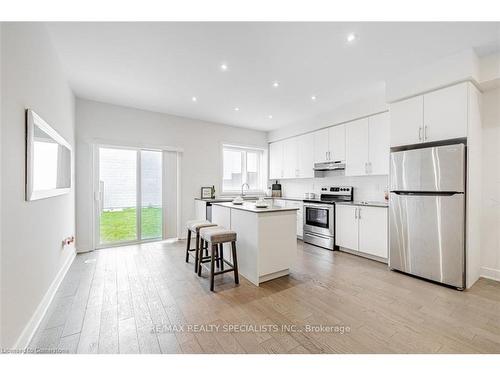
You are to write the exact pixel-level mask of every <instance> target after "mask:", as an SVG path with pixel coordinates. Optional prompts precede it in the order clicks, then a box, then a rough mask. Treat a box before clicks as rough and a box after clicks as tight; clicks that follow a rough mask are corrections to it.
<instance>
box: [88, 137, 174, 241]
mask: <svg viewBox="0 0 500 375" xmlns="http://www.w3.org/2000/svg"><path fill="white" fill-rule="evenodd" d="M101 148H108V149H117V150H131V151H135V152H136V172H135V173H136V204H135V206H136V239H135V240H130V241H120V242H110V243H101V202H103V198H104V197H103V192H101V191H100V153H99V150H100V149H101ZM141 151H156V152H161V153H162V166H161V168H162V173H161V189H162V191H161V210H162V215H161V217H162V225H161V236H160V237H156V238H148V239H141V237H142V165H141ZM164 168H165V166H164V158H163V150H162V149H157V148H149V147H133V146H121V145H116V144H94V145H93V205H94V209H93V215H92V216H93V221H94V225H93V239H94V241H93V242H94V249H103V248H107V247H116V246H126V245H134V244H140V243H146V242H156V241H161V240H163V239H164V236H165V233H164V232H165V230H164V225H163V224H164V223H163V220H164V217H165V213H164V206H165V202H164V196H165V195H164V187H165V184H164V181H163V179H164V175H165V174H164Z"/></svg>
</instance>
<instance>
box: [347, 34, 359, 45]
mask: <svg viewBox="0 0 500 375" xmlns="http://www.w3.org/2000/svg"><path fill="white" fill-rule="evenodd" d="M356 39H358V36H357V35H356V34H354V33H349V34H347V37H346V40H347V43H353V42H354V41H355V40H356Z"/></svg>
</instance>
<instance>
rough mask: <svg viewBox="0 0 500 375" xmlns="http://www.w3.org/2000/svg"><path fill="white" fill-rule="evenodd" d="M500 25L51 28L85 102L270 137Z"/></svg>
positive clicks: (486, 36)
mask: <svg viewBox="0 0 500 375" xmlns="http://www.w3.org/2000/svg"><path fill="white" fill-rule="evenodd" d="M499 25H500V23H476V22H468V23H369V22H365V23H338V22H331V23H310V22H305V23H279V22H273V23H258V22H251V23H243V22H241V23H236V22H234V23H233V22H229V23H223V22H212V23H175V22H156V23H138V22H130V23H112V22H104V23H48V24H47V27H48V29H49V33H50V35H51V37H52V40H53V43H54V45H55V47H56V50H57V51H58V53H59V55H60V58H61V61H62V64H63V67H64V69H65V71H66V72H67V74H68V79H69V82H70V85H71V87H72V89H73V91H74V92H75V94H76V95H77V96H78V97H82V98H86V99H92V100H97V101H103V102H108V103H113V104H119V105H124V106H130V107H135V108H141V109H146V110H152V111H157V112H164V113H170V114H176V115H180V116H186V117H191V118H197V119H202V120H207V121H213V122H219V123H224V124H229V125H235V126H242V127H248V128H254V129H260V130H271V129H276V128H279V127H282V126H285V125H287V124H289V123H293V122H295V121H298V120H301V119H305V118H308V117H313V116H315V115H318V114H320V113H324V112H328V111H330V110H332V109H333V108H335V107H337V106H338V105H340V104H342V103H346V102H349V101H352V100H356V99H357V98H359V97H362V96H365V95H366V93H368V92H372V91H374V90H377V89H379V88H380V87H383V84H384V80H385V78H387V77H389V76H393V75H394V74H398V73H400V74H404V72H405V71H407V70H408V69H412V68H415V67H417V66H419V65H423V64H426V63H429V62H432V61H433V60H436V59H439V58H442V57H444V56H447V55H450V54H453V53H456V52H458V51H460V50H463V49H466V48H476V50H477V51H478V52H479V53H480V54H481V53H489V52H492V51H496V50H498V48H499V43H500V41H499V30H500V29H499Z"/></svg>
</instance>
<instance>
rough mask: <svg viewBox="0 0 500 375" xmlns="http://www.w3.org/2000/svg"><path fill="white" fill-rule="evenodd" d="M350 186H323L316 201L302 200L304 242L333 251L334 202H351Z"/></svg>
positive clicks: (351, 191)
mask: <svg viewBox="0 0 500 375" xmlns="http://www.w3.org/2000/svg"><path fill="white" fill-rule="evenodd" d="M352 197H353V188H352V186H324V187H322V188H321V195H320V197H319V198H318V199H305V200H304V234H303V240H304V242H307V243H310V244H312V245H317V246H321V247H324V248H325V249H328V250H333V249H334V246H335V202H339V201H343V202H345V201H352Z"/></svg>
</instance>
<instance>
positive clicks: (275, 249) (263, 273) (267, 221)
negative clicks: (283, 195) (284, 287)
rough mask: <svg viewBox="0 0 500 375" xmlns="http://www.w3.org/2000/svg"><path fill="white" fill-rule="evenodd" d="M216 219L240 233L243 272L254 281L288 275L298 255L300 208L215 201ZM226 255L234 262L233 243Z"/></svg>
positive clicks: (228, 247) (242, 273) (239, 251)
mask: <svg viewBox="0 0 500 375" xmlns="http://www.w3.org/2000/svg"><path fill="white" fill-rule="evenodd" d="M212 222H213V223H214V224H218V225H221V226H224V227H226V228H230V229H232V230H234V231H235V232H236V233H237V241H236V251H237V255H238V269H239V274H240V275H241V276H243V277H244V278H245V279H247V280H248V281H250V282H251V283H252V284H255V285H257V286H258V285H259V284H260V283H263V282H265V281H269V280H272V279H276V278H278V277H282V276H285V275H288V274H289V273H290V268H291V267H292V265H293V264H294V262H295V260H296V257H297V209H296V208H281V207H270V208H265V209H260V208H255V205H254V204H252V203H245V204H244V205H242V206H236V205H233V204H232V203H214V204H213V205H212ZM224 258H225V259H227V260H228V261H230V262H232V259H231V252H230V244H226V245H224Z"/></svg>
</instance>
